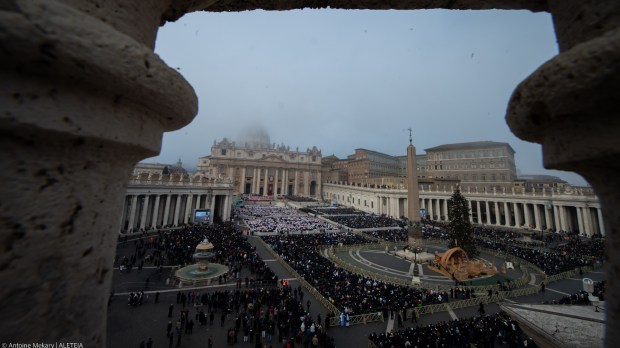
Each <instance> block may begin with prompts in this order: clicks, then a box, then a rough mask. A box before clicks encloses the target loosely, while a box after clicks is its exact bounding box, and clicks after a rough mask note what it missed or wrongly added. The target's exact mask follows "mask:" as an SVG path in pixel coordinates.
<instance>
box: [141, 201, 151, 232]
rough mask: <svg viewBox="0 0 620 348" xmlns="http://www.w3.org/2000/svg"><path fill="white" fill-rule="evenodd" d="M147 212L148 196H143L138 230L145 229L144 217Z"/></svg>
mask: <svg viewBox="0 0 620 348" xmlns="http://www.w3.org/2000/svg"><path fill="white" fill-rule="evenodd" d="M148 212H149V195H144V201H143V203H142V216H140V229H144V228H145V227H146V215H147V213H148Z"/></svg>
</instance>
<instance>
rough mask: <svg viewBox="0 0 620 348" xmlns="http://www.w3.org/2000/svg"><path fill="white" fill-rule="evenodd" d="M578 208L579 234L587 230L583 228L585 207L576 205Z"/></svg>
mask: <svg viewBox="0 0 620 348" xmlns="http://www.w3.org/2000/svg"><path fill="white" fill-rule="evenodd" d="M576 208H577V226H579V234H583V233H585V230H584V228H583V208H582V207H576Z"/></svg>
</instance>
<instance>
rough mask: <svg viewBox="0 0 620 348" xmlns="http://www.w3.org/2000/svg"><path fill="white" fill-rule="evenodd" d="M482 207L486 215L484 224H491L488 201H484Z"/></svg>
mask: <svg viewBox="0 0 620 348" xmlns="http://www.w3.org/2000/svg"><path fill="white" fill-rule="evenodd" d="M484 207H485V209H486V211H485V213H486V217H487V218H486V221H485V222H484V223H485V225H490V224H491V209H490V208H489V201H484Z"/></svg>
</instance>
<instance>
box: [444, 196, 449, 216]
mask: <svg viewBox="0 0 620 348" xmlns="http://www.w3.org/2000/svg"><path fill="white" fill-rule="evenodd" d="M443 210H444V214H445V215H444V221H449V217H448V200H447V199H445V198H444V200H443Z"/></svg>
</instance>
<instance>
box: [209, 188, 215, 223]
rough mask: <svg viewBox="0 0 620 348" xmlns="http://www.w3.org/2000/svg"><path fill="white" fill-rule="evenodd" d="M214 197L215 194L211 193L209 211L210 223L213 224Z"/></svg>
mask: <svg viewBox="0 0 620 348" xmlns="http://www.w3.org/2000/svg"><path fill="white" fill-rule="evenodd" d="M215 197H216V194H215V193H211V206H210V209H211V221H210V223H213V218H214V217H215Z"/></svg>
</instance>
